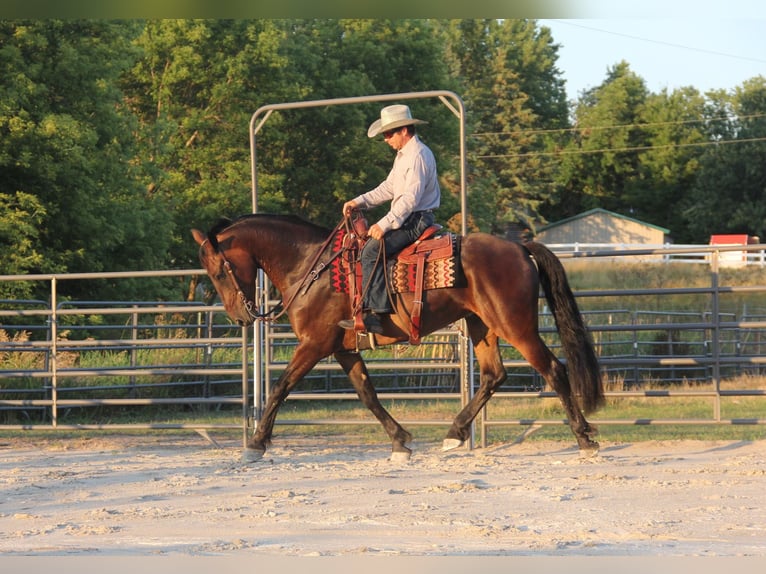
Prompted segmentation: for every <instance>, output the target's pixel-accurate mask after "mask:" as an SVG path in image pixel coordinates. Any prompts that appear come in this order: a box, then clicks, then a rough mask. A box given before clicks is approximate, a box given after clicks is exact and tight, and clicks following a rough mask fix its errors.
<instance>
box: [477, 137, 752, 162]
mask: <svg viewBox="0 0 766 574" xmlns="http://www.w3.org/2000/svg"><path fill="white" fill-rule="evenodd" d="M763 141H766V137H763V138H747V139H740V140H720V141H712V142H697V143H683V144H663V145H650V146H634V147H623V148H602V149H578V150H561V151H539V152H538V151H535V152H527V153H509V154H495V155H477V156H475V157H476V158H478V159H502V158H509V157H540V156H548V157H553V156H565V155H584V154H596V153H607V152H612V153H616V152H631V151H648V150H652V149H670V148H684V147H701V146H710V145H727V144H737V143H748V142H763Z"/></svg>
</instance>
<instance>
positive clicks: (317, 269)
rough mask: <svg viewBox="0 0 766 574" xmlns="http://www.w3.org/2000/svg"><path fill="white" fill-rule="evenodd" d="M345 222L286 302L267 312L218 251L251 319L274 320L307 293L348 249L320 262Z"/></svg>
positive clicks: (324, 246)
mask: <svg viewBox="0 0 766 574" xmlns="http://www.w3.org/2000/svg"><path fill="white" fill-rule="evenodd" d="M344 224H345V225H346V226H347V227H348V222H347V219H346V218H345V217H344V218H343V219H341V220H340V222H338V224H337V225H336V226H335V228H334V229H333V230H332V231H331V232H330V235H329V237H328V238H327V239H326V240H325V242H324V243H323V244H322V245H321V247H320V248H319V249H318V250H317V252H316V254H315V255H314V258H313V259H312V260H311V264H310V265H309V270H308V271H307V272H306V274H305V275H304V276H303V277H302V278H301V280H300V281H299V282H298V283H297V285H295V286H293V287H291V288H290V291H292V294H291V295H290V297H289V298H288V300H287V302H286V303H285V302H283V301H280V302H279V303H277V305H276V306H275V307H274V308H273V309H271V310H270V311H268V312H266V313H258V312H257V311H256V309H257V308H258V305H256V303H255V301H252V300H250V299H248V298H247V295H245V293H244V291H242V288H241V287H240V285H239V279H237V276H236V275H235V274H234V270H233V269H232V266H231V263H229V260H228V259H226V256H225V255H224V253H223V251H218V254H219V255H220V256H221V259H223V266H224V269H226V273H227V274H228V275H229V277H230V278H231V281H232V283H233V284H234V288H235V289H236V291H237V296H238V297H239V300H240V302H241V303H242V306H243V307H244V308H245V310H246V311H247V314H248V315H249V316H250V318H251V319H253V320H254V321H263V322H266V323H271V322H274V321H276V320H277V319H279V318H280V317H281V316H282V315H284V314H285V313H286V312H287V309H288V308H289V307H290V305H292V303H293V301H295V299H296V297H297V296H298V294H299V293H300V294H302V295H305V293H306V292H307V291H308V289H309V287H311V285H312V283H314V281H316V280H317V279H318V278H319V275H320V274H321V273H322V271H323V270H324V269H325V268H327V266H328V265H329V264H330V263H331V262H332V261H333V259H335V258H336V257H338V256H339V255H340V254H341V253H343V252H344V251H345V250H346V247H342V248H341V249H340V250H339V251H337V252H336V253H334V254H333V255H332V257H330V259H328V260H327V261H325V262H319V259H320V257H322V254H323V253H324V252H325V250H326V249H327V246H328V245H330V243H331V242H332V240H333V239H334V238H335V234H336V233H337V231H338V230H339V229H340V228H341V226H343V225H344ZM307 280H308V282H307ZM301 287H303V289H301Z"/></svg>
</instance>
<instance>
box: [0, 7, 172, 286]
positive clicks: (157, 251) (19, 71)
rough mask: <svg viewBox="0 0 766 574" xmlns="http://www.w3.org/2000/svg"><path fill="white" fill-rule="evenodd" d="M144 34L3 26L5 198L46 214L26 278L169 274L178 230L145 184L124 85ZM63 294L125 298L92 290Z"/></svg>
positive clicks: (116, 27) (75, 26)
mask: <svg viewBox="0 0 766 574" xmlns="http://www.w3.org/2000/svg"><path fill="white" fill-rule="evenodd" d="M134 33H135V25H134V24H122V23H113V22H107V21H78V20H75V21H58V20H35V21H30V22H25V21H3V22H0V193H3V194H4V195H5V196H6V197H8V196H10V197H15V200H13V201H15V202H16V203H17V205H21V204H22V203H23V205H25V206H27V207H26V208H25V209H26V210H27V211H29V210H30V209H31V211H32V212H34V213H35V214H36V215H35V216H34V218H33V219H32V220H27V221H28V222H29V223H31V224H33V225H34V226H35V228H36V229H35V233H34V234H32V233H31V232H29V231H28V232H27V237H35V238H36V239H37V240H38V242H39V243H38V246H37V247H36V248H35V252H36V254H39V257H36V256H35V257H32V258H31V259H27V260H26V261H27V264H26V265H25V267H24V269H25V270H26V271H30V272H93V271H106V270H125V269H150V268H161V267H164V266H165V264H166V258H165V256H164V254H165V253H166V245H167V243H168V241H169V238H170V228H169V227H167V226H164V225H163V222H162V220H161V218H160V214H161V212H162V211H161V209H159V208H158V206H156V205H154V204H153V203H152V202H150V201H147V198H146V196H145V193H144V190H143V189H141V187H140V186H138V185H137V184H136V179H135V177H134V166H133V163H132V160H133V158H134V148H133V139H132V133H133V132H132V129H131V123H130V118H129V115H127V114H124V113H123V110H122V106H121V104H122V94H121V92H120V91H119V89H118V82H117V79H118V77H119V75H120V74H121V73H122V72H123V70H125V69H126V68H127V67H128V66H129V65H130V64H131V63H132V60H133V58H134V57H135V53H134V51H133V50H131V49H130V44H129V42H130V39H131V37H132V36H133V35H134ZM32 197H33V198H34V200H32V199H31V198H32ZM6 205H7V204H6ZM135 288H136V289H139V290H140V289H141V287H140V286H139V285H136V286H135ZM61 292H62V294H67V295H70V296H73V297H87V298H94V297H108V296H115V295H117V293H115V292H114V290H113V289H112V287H111V286H109V285H106V284H103V285H97V284H94V283H92V282H91V283H87V284H86V282H67V284H66V285H62V287H61ZM120 295H122V296H127V297H130V296H131V295H133V294H131V293H129V292H127V293H126V292H122V293H121V294H120ZM133 296H135V295H133Z"/></svg>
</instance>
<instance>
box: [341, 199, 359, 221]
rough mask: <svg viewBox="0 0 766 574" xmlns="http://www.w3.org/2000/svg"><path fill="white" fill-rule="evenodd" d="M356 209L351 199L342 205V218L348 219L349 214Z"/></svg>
mask: <svg viewBox="0 0 766 574" xmlns="http://www.w3.org/2000/svg"><path fill="white" fill-rule="evenodd" d="M354 209H356V202H355V201H354V200H353V199H351V200H349V201H347V202H346V203H344V204H343V217H348V216H350V215H351V212H352V211H353V210H354Z"/></svg>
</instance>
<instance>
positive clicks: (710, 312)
mask: <svg viewBox="0 0 766 574" xmlns="http://www.w3.org/2000/svg"><path fill="white" fill-rule="evenodd" d="M748 247H750V246H748ZM758 247H759V246H752V248H754V249H757V248H758ZM697 249H698V250H701V251H702V252H703V253H704V261H705V265H710V266H711V286H710V287H706V288H688V289H642V290H619V291H603V290H602V291H580V292H577V293H576V296H577V298H578V302H579V303H580V306H581V308H582V310H583V313H584V315H585V317H586V320H587V322H588V324H589V327H590V330H591V332H592V335H593V338H594V342H595V344H596V348H597V352H598V354H599V357H600V362H601V365H602V369H603V373H604V377H605V380H606V381H607V387H608V392H607V396H608V397H609V398H610V399H614V400H619V399H621V398H634V397H652V398H657V399H665V398H678V397H694V396H697V397H709V398H710V404H711V408H710V409H709V411H708V412H707V413H704V415H703V416H696V417H694V418H688V419H682V420H680V421H679V420H676V419H662V418H657V417H647V418H640V419H639V418H637V419H633V420H611V419H608V418H603V419H600V420H599V419H598V418H595V419H594V420H593V422H594V423H595V424H642V425H643V424H701V423H704V424H764V423H766V420H765V419H764V418H763V417H762V416H761V415H759V414H758V412H761V411H762V409H761V410H756V411H755V412H754V414H753V416H748V417H740V418H734V417H728V416H727V415H726V413H725V412H722V405H721V403H722V399H726V400H731V399H735V400H736V399H737V398H738V397H761V396H764V395H765V394H766V391H764V390H763V385H756V388H753V387H752V386H750V387H748V386H746V385H743V384H741V381H742V379H743V378H747V377H753V378H755V377H759V376H762V375H763V372H764V369H765V368H766V356H765V355H766V353H764V351H766V308H760V306H758V305H752V306H750V307H747V308H744V309H742V310H741V312H738V313H733V312H729V311H726V312H723V311H721V309H722V305H721V299H722V298H724V297H727V296H732V295H736V294H742V293H748V294H750V295H752V296H754V297H756V298H758V297H759V296H760V294H763V293H766V285H764V286H756V287H752V286H751V287H737V286H721V285H719V284H718V281H719V279H718V274H717V268H716V265H715V257H716V253H717V252H718V250H719V249H720V248H707V247H697ZM633 253H635V252H633ZM641 253H642V254H643V253H644V252H643V251H642V252H641ZM695 253H696V251H695ZM559 256H560V257H561V258H562V259H566V258H567V257H574V256H576V257H594V258H597V257H600V256H601V257H603V256H609V257H614V256H615V252H612V251H610V252H608V253H607V252H603V253H583V252H582V251H579V252H577V253H576V254H567V253H560V254H559ZM621 256H622V257H625V258H627V257H631V253H623V254H621ZM203 273H204V271H203V270H180V271H173V272H140V273H119V274H71V275H46V276H0V281H14V280H19V281H20V280H24V281H46V282H48V283H49V284H50V292H51V296H50V299H49V301H20V300H14V301H0V380H1V381H2V382H1V383H0V428H1V429H8V430H15V429H125V428H131V429H132V428H136V429H139V428H146V429H199V430H204V429H215V428H241V429H242V434H243V442H244V441H245V440H246V438H247V436H248V434H249V432H250V431H251V430H252V426H253V425H255V424H257V419H258V414H259V413H258V411H257V409H256V405H255V396H254V392H253V389H254V387H255V386H256V385H258V384H261V383H262V384H263V385H264V387H265V388H266V393H268V388H269V387H270V385H271V383H273V381H274V380H276V378H277V377H278V376H279V373H280V372H281V370H282V369H284V366H285V364H286V362H287V361H288V360H289V357H290V356H291V354H292V350H293V348H294V345H295V344H296V340H295V337H294V334H293V333H292V331H291V329H290V327H289V325H286V324H276V325H268V326H267V327H266V329H265V330H266V337H265V339H264V340H265V341H266V343H265V348H264V349H262V352H261V356H262V357H263V365H261V367H262V368H261V369H256V368H255V366H254V365H253V363H254V362H255V360H256V358H255V357H257V356H258V353H257V352H256V350H255V349H253V348H252V346H250V345H248V336H247V335H248V333H247V331H246V330H245V329H241V328H239V327H236V326H233V325H232V324H231V323H230V322H229V321H228V319H227V318H226V317H225V313H224V312H223V309H222V308H221V307H220V306H218V305H212V306H207V305H203V304H201V303H187V302H180V303H173V302H162V303H160V302H152V301H149V302H141V301H120V302H108V303H107V302H98V301H96V302H88V301H79V302H77V301H61V302H59V301H57V296H56V286H57V283H58V282H62V281H67V280H71V279H77V280H101V279H104V278H111V279H114V280H119V279H122V278H129V279H135V278H137V277H145V276H163V275H171V276H191V275H195V274H203ZM635 297H653V298H657V299H658V300H664V299H666V298H667V299H668V300H670V299H671V298H673V297H697V298H700V300H704V301H705V303H704V305H701V306H700V310H699V311H677V310H674V309H672V308H664V309H661V310H657V309H641V308H636V306H635V305H632V304H631V305H625V304H623V303H625V302H629V301H631V299H632V298H635ZM605 300H607V301H609V302H610V304H608V305H605V304H604V303H603V302H604V301H605ZM615 302H616V303H615ZM272 303H273V302H272ZM765 307H766V305H765ZM540 322H541V332H542V335H543V337H544V338H545V339H546V341H547V343H548V344H549V345H550V346H551V348H552V349H553V350H554V352H555V353H556V354H557V355H558V354H560V348H559V341H558V336H557V334H556V330H555V325H554V323H553V319H552V317H551V316H550V314H549V313H548V311H547V309H546V307H545V305H544V301H543V300H541V302H540ZM261 327H262V326H259V328H261ZM465 346H466V339H465V337H464V335H463V333H462V331H461V330H460V328H459V326H455V328H451V329H446V330H444V331H440V332H438V333H435V334H433V335H430V336H428V337H426V338H424V342H423V344H422V345H421V346H419V347H412V346H409V345H407V344H402V345H394V346H391V347H386V348H382V349H379V350H377V351H374V352H372V351H365V358H366V360H367V362H368V365H369V367H370V370H371V371H372V372H373V376H374V377H375V379H376V387H377V388H378V390H379V392H380V396H381V398H382V399H395V400H397V401H399V400H401V401H417V400H434V399H440V400H441V399H444V400H451V401H456V402H459V403H460V404H465V402H466V401H467V400H468V399H469V398H470V394H471V393H472V391H473V388H474V387H475V386H477V385H478V380H477V377H478V374H477V372H476V369H475V366H474V365H473V361H472V360H471V359H470V355H469V362H468V364H465V363H464V362H463V355H462V354H461V349H462V348H463V347H465ZM502 353H503V360H504V364H505V366H506V368H507V369H508V372H509V377H508V380H507V382H506V383H505V384H504V385H503V386H502V387H501V389H500V390H499V392H498V393H497V394H496V395H495V399H493V402H494V401H495V400H508V399H510V400H519V401H526V400H528V399H550V398H552V397H555V395H554V394H553V393H552V392H550V391H547V390H545V388H544V384H543V381H542V380H541V379H540V377H539V375H537V373H536V372H534V371H533V370H532V369H531V368H530V366H529V365H528V363H527V362H526V361H524V360H523V358H521V357H520V356H519V355H518V353H517V352H516V351H515V350H514V349H513V348H511V347H509V346H504V347H503V348H502ZM251 367H252V368H251ZM256 371H259V372H262V373H263V376H264V379H265V380H264V381H254V380H253V376H254V375H253V373H254V372H256ZM466 373H467V374H468V375H467V376H468V381H469V384H468V386H469V387H470V389H468V391H466V389H465V388H463V377H465V376H466V375H465V374H466ZM345 399H356V395H355V394H354V393H353V392H352V389H351V388H350V385H349V384H348V383H347V380H346V377H345V374H344V373H343V372H342V370H341V369H340V368H339V366H338V365H337V364H336V363H335V362H334V361H333V360H331V359H328V360H326V361H323V362H321V363H320V364H318V365H317V366H316V367H315V368H314V369H313V370H312V371H311V373H309V375H308V376H307V377H306V380H305V381H303V382H302V383H301V384H300V385H299V387H298V388H297V389H296V390H295V392H293V393H292V394H291V396H290V397H289V398H288V400H289V401H325V400H330V401H332V400H345ZM166 407H167V408H168V409H178V408H179V407H180V408H188V409H196V408H199V409H205V408H209V409H231V410H232V412H234V413H235V417H237V419H238V420H236V422H233V423H228V422H227V423H209V422H204V421H202V422H201V421H200V420H194V421H193V422H183V421H181V422H179V421H178V420H171V421H169V422H164V421H162V420H155V421H154V422H151V418H152V416H159V415H158V414H157V413H158V412H159V411H160V410H161V409H163V408H166ZM107 408H112V409H120V408H122V409H129V408H131V409H134V410H135V411H136V412H145V413H146V414H143V415H140V416H139V415H137V416H136V419H137V420H138V419H140V422H135V423H133V422H109V421H106V422H103V421H99V422H94V423H89V422H87V419H88V416H87V415H86V416H85V417H83V416H79V417H77V416H73V415H75V414H77V413H83V412H86V411H87V412H96V411H97V410H98V409H102V410H106V409H107ZM88 409H91V410H90V411H88ZM142 409H143V410H142ZM150 409H153V410H151V413H150V412H149V411H150ZM174 412H175V413H176V414H177V413H178V411H177V410H176V411H174ZM93 418H94V420H96V417H95V416H94V417H93ZM84 419H85V422H83V421H84ZM71 420H76V421H77V422H74V423H70V421H71ZM352 422H353V424H377V421H375V420H373V419H372V418H371V417H370V419H369V420H354V421H344V420H343V419H333V420H329V419H328V420H320V421H316V420H314V421H306V420H303V419H300V418H298V419H290V417H289V416H280V419H279V421H278V424H325V423H326V424H346V423H349V424H350V423H352ZM402 422H403V423H404V424H433V425H437V424H439V425H446V424H449V423H450V422H451V420H447V419H444V420H413V421H402ZM479 422H480V424H481V432H482V443H484V442H486V433H487V431H488V429H490V428H492V427H495V426H501V425H520V426H531V425H550V424H565V423H566V421H563V420H560V419H557V418H555V417H554V418H549V419H548V418H545V417H519V418H517V419H509V418H506V417H503V418H493V417H492V416H490V414H489V413H488V412H487V411H486V410H485V412H484V413H483V414H482V416H481V418H480V421H479Z"/></svg>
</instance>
